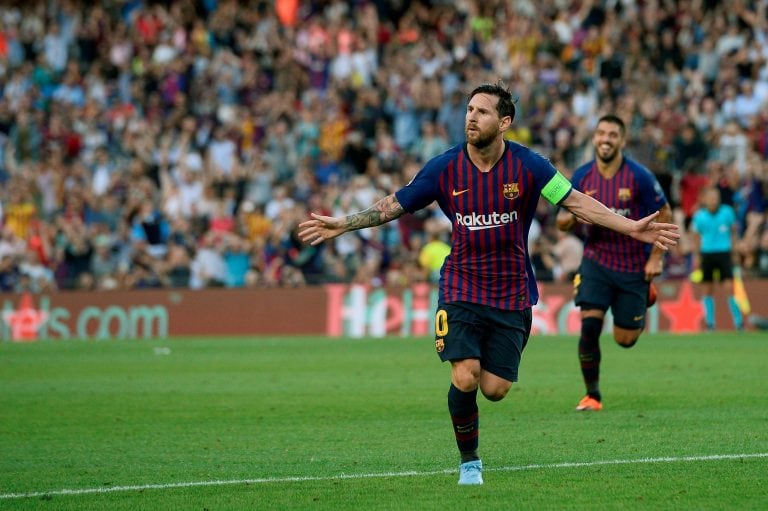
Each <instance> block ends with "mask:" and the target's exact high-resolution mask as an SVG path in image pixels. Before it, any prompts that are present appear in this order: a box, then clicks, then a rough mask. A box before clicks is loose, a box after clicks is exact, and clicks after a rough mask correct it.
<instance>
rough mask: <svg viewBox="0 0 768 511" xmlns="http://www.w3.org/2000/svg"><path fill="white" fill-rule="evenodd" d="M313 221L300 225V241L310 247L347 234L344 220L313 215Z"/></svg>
mask: <svg viewBox="0 0 768 511" xmlns="http://www.w3.org/2000/svg"><path fill="white" fill-rule="evenodd" d="M311 216H312V220H307V221H306V222H302V223H300V224H299V233H298V234H299V239H300V240H301V241H302V242H304V243H309V244H310V245H318V244H320V243H322V242H323V241H325V240H329V239H332V238H335V237H336V236H338V235H340V234H344V233H345V232H346V228H345V227H344V218H338V217H332V216H323V215H318V214H316V213H312V214H311Z"/></svg>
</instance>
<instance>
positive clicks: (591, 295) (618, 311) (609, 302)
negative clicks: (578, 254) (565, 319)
mask: <svg viewBox="0 0 768 511" xmlns="http://www.w3.org/2000/svg"><path fill="white" fill-rule="evenodd" d="M573 286H574V288H575V289H576V298H575V299H574V302H575V303H576V305H577V306H578V307H581V310H590V309H598V310H601V311H603V312H605V311H607V310H608V309H609V308H610V309H611V313H612V314H613V324H614V325H616V326H618V327H621V328H626V329H627V330H636V329H642V328H643V327H644V326H645V312H646V308H647V305H648V286H650V283H649V282H648V281H647V280H645V273H643V272H634V273H628V272H621V271H614V270H610V269H608V268H605V267H603V266H601V265H599V264H597V263H596V262H594V261H591V260H589V259H583V260H582V261H581V266H580V267H579V273H578V274H576V277H575V278H574V279H573Z"/></svg>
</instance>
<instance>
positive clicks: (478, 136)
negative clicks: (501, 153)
mask: <svg viewBox="0 0 768 511" xmlns="http://www.w3.org/2000/svg"><path fill="white" fill-rule="evenodd" d="M495 128H496V127H495V126H492V127H486V128H483V127H481V126H479V125H478V124H473V123H470V122H469V121H467V122H466V124H465V126H464V133H465V134H466V136H467V143H469V144H472V145H473V146H475V147H477V148H483V147H487V146H489V145H490V144H491V142H493V140H494V139H495V138H496V135H497V134H498V131H497V130H496V129H495Z"/></svg>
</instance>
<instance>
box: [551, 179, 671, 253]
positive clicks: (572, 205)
mask: <svg viewBox="0 0 768 511" xmlns="http://www.w3.org/2000/svg"><path fill="white" fill-rule="evenodd" d="M562 206H564V207H565V208H567V209H568V210H569V211H570V212H571V213H573V214H574V215H576V217H578V218H579V219H580V220H582V221H585V222H590V223H593V224H597V225H601V226H603V227H606V228H608V229H611V230H614V231H616V232H620V233H622V234H626V235H627V236H631V237H633V238H635V239H637V240H640V241H643V242H645V243H649V244H652V245H653V246H655V247H657V248H659V249H661V250H668V249H669V247H673V246H675V245H677V240H678V239H679V238H680V234H678V232H677V229H678V227H677V226H676V225H675V224H671V223H666V222H655V219H656V217H658V216H659V212H658V211H657V212H655V213H652V214H650V215H648V216H647V217H645V218H641V219H640V220H630V219H629V218H626V217H623V216H621V215H618V214H616V213H614V212H613V211H611V210H610V209H608V208H607V207H605V205H603V204H602V203H601V202H599V201H597V200H595V199H593V198H592V197H589V196H588V195H585V194H583V193H581V192H579V191H578V190H572V191H571V193H570V195H568V197H566V198H565V200H564V201H563V203H562Z"/></svg>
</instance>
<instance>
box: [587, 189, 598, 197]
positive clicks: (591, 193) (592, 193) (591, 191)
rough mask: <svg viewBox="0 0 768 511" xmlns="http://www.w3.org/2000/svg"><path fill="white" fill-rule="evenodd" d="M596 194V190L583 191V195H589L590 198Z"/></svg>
mask: <svg viewBox="0 0 768 511" xmlns="http://www.w3.org/2000/svg"><path fill="white" fill-rule="evenodd" d="M596 193H597V190H584V195H589V196H590V197H592V196H593V195H594V194H596Z"/></svg>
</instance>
